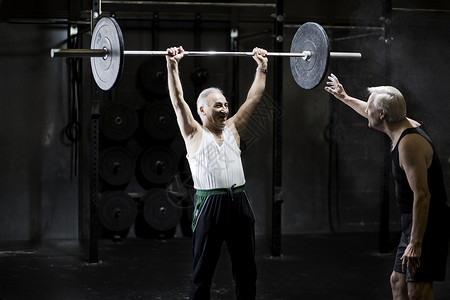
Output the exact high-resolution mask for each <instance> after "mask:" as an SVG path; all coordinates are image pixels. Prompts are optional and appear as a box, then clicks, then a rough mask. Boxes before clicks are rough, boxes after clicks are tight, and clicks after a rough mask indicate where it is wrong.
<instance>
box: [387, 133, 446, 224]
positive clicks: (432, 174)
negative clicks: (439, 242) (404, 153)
mask: <svg viewBox="0 0 450 300" xmlns="http://www.w3.org/2000/svg"><path fill="white" fill-rule="evenodd" d="M407 134H420V135H421V136H422V137H424V138H425V139H426V140H427V141H428V142H429V143H430V145H431V147H432V149H433V160H432V162H431V165H430V167H429V168H428V189H429V191H430V194H431V198H430V209H429V216H432V215H434V216H445V215H446V214H448V206H447V195H446V192H445V186H444V178H443V175H442V167H441V163H440V161H439V157H438V155H437V153H436V150H435V149H434V145H433V143H432V142H431V139H430V137H429V136H428V135H427V134H426V133H425V132H424V131H423V130H422V129H421V128H420V127H416V128H407V129H405V130H404V131H403V132H402V134H401V136H400V138H399V140H398V142H397V145H395V148H394V150H392V172H393V174H394V179H395V195H396V198H397V205H398V207H399V208H400V211H401V212H402V213H412V211H413V203H414V194H413V191H412V190H411V188H410V187H409V183H408V179H407V178H406V173H405V171H403V169H402V168H400V164H399V153H398V145H399V144H400V141H401V139H402V138H403V137H404V136H405V135H407ZM433 219H435V218H429V220H433Z"/></svg>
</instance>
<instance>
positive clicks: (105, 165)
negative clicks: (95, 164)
mask: <svg viewBox="0 0 450 300" xmlns="http://www.w3.org/2000/svg"><path fill="white" fill-rule="evenodd" d="M99 162H100V163H99V175H100V178H102V179H103V180H104V181H105V182H106V183H109V184H111V185H122V184H126V183H128V182H130V180H131V178H132V177H133V176H134V173H135V170H136V159H135V158H134V156H133V154H132V153H131V152H130V151H129V150H128V149H127V148H124V147H110V148H107V149H105V150H103V151H102V152H101V154H100V160H99Z"/></svg>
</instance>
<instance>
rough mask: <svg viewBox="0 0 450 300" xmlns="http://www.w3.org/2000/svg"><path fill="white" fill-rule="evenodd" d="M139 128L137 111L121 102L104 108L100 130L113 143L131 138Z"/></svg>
mask: <svg viewBox="0 0 450 300" xmlns="http://www.w3.org/2000/svg"><path fill="white" fill-rule="evenodd" d="M138 126H139V118H138V115H137V112H136V110H134V109H133V108H132V107H131V106H130V105H128V104H125V103H121V102H112V103H109V104H107V105H105V106H104V107H103V108H102V113H101V115H100V130H101V131H102V133H103V134H104V135H105V136H106V137H107V138H109V139H111V140H113V141H123V140H126V139H128V138H130V137H131V136H133V134H134V132H135V131H136V129H137V128H138Z"/></svg>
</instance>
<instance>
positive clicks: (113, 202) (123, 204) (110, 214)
mask: <svg viewBox="0 0 450 300" xmlns="http://www.w3.org/2000/svg"><path fill="white" fill-rule="evenodd" d="M136 215H137V206H136V203H135V201H134V199H133V198H132V197H131V196H129V195H128V194H127V193H125V192H122V191H114V192H105V193H103V194H102V195H101V197H100V203H99V221H100V223H101V224H102V225H103V226H104V227H105V228H106V229H109V230H111V231H122V230H125V229H127V228H130V227H131V225H133V223H134V220H135V218H136Z"/></svg>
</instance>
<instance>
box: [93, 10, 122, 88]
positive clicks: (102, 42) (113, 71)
mask: <svg viewBox="0 0 450 300" xmlns="http://www.w3.org/2000/svg"><path fill="white" fill-rule="evenodd" d="M105 48H106V49H108V51H109V53H108V54H107V55H106V57H91V70H92V75H93V77H94V80H95V82H96V83H97V85H98V87H99V88H101V89H102V90H105V91H107V90H109V89H111V88H112V87H113V86H114V84H115V83H116V82H117V81H118V79H119V78H120V76H121V74H122V69H123V35H122V31H121V30H120V27H119V24H117V21H116V20H114V19H113V18H101V19H100V20H99V21H98V22H97V25H95V28H94V31H93V33H92V40H91V49H105Z"/></svg>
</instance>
